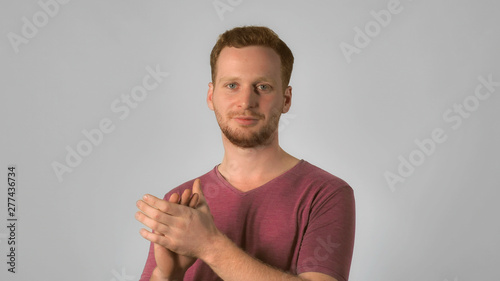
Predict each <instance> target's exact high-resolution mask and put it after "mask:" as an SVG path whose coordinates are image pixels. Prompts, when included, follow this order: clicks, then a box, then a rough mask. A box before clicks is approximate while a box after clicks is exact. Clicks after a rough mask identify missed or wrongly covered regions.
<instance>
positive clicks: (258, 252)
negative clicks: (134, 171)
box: [136, 26, 355, 281]
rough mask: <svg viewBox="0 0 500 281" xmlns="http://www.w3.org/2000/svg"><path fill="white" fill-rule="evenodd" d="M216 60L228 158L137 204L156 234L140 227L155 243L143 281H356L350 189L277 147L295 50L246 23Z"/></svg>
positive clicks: (213, 89)
mask: <svg viewBox="0 0 500 281" xmlns="http://www.w3.org/2000/svg"><path fill="white" fill-rule="evenodd" d="M210 64H211V68H212V82H211V83H209V85H208V87H209V88H208V94H207V104H208V107H209V108H210V109H211V110H213V111H214V112H215V116H216V119H217V122H218V123H219V126H220V128H221V131H222V142H223V145H224V157H223V159H222V162H221V163H220V164H219V165H217V166H215V168H214V169H213V170H212V171H210V172H208V173H206V174H205V175H203V176H201V177H200V178H199V179H196V180H191V181H188V182H186V183H184V184H182V185H180V186H179V187H177V188H175V189H173V190H172V191H170V192H169V193H167V194H166V195H165V197H164V199H163V200H161V199H158V198H156V197H154V196H152V195H145V196H144V197H143V199H142V200H139V201H138V202H137V206H138V208H139V209H140V211H139V212H137V214H136V218H137V220H139V221H140V222H141V223H143V224H144V225H145V226H147V227H149V228H151V229H152V232H150V231H147V230H145V229H141V235H142V236H143V237H144V238H145V239H147V240H149V241H151V242H152V243H151V248H150V252H149V256H148V260H147V262H146V266H145V269H144V272H143V274H142V277H141V281H142V280H252V281H256V280H290V281H292V280H311V281H313V280H314V281H319V280H325V281H330V280H338V281H346V280H348V276H349V269H350V264H351V257H352V250H353V243H354V224H355V223H354V196H353V191H352V189H351V188H350V187H349V185H348V184H347V183H345V182H344V181H342V180H341V179H339V178H337V177H335V176H333V175H331V174H329V173H327V172H325V171H323V170H321V169H319V168H317V167H316V166H313V165H311V164H309V163H308V162H306V161H304V160H299V159H297V158H295V157H293V156H292V155H290V154H288V153H286V152H285V151H284V150H283V149H282V148H281V147H280V146H279V142H278V130H277V128H278V122H279V118H280V115H281V114H282V113H286V112H288V110H289V109H290V105H291V99H292V88H291V87H290V86H288V83H289V80H290V76H291V72H292V66H293V55H292V52H291V51H290V49H289V48H288V47H287V45H286V44H285V43H284V42H283V41H282V40H281V39H279V37H278V36H277V35H276V34H275V33H274V32H273V31H272V30H270V29H268V28H266V27H256V26H249V27H238V28H234V29H232V30H228V31H226V32H225V33H223V34H222V35H220V36H219V40H218V41H217V43H216V44H215V46H214V48H213V50H212V53H211V57H210ZM191 188H192V189H191ZM205 194H206V195H205Z"/></svg>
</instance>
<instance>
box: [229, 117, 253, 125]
mask: <svg viewBox="0 0 500 281" xmlns="http://www.w3.org/2000/svg"><path fill="white" fill-rule="evenodd" d="M233 119H234V121H236V122H237V123H239V124H241V125H245V126H250V125H255V124H257V122H258V121H259V119H257V118H255V117H251V116H235V117H233Z"/></svg>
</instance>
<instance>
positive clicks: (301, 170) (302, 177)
mask: <svg viewBox="0 0 500 281" xmlns="http://www.w3.org/2000/svg"><path fill="white" fill-rule="evenodd" d="M296 168H297V169H294V171H293V173H294V175H295V177H296V180H298V181H300V182H302V183H303V184H305V185H306V186H307V187H308V189H316V190H318V191H319V190H323V191H327V192H337V191H340V190H344V191H350V192H352V188H351V186H350V185H349V184H348V183H347V182H346V181H344V180H343V179H341V178H339V177H337V176H335V175H333V174H331V173H330V172H327V171H325V170H323V169H321V168H319V167H317V166H315V165H313V164H311V163H309V162H307V161H305V160H302V161H301V162H300V163H299V164H298V166H297V167H296Z"/></svg>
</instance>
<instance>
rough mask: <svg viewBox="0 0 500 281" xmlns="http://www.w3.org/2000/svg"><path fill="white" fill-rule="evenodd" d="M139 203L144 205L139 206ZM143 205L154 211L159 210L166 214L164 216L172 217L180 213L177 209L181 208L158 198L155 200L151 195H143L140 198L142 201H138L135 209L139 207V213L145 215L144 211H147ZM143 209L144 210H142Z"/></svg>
mask: <svg viewBox="0 0 500 281" xmlns="http://www.w3.org/2000/svg"><path fill="white" fill-rule="evenodd" d="M140 202H144V203H145V204H140ZM145 205H147V206H150V207H152V208H154V209H157V210H160V211H162V212H163V213H166V214H169V215H172V216H177V215H179V213H180V212H181V210H180V209H179V207H181V206H179V205H178V204H175V203H171V202H168V201H165V200H162V199H159V198H157V197H155V196H153V195H150V194H146V195H144V196H143V197H142V200H139V201H138V203H137V207H139V209H140V210H141V211H143V212H144V213H146V212H145V210H149V209H148V208H146V206H145ZM143 208H144V209H145V210H143Z"/></svg>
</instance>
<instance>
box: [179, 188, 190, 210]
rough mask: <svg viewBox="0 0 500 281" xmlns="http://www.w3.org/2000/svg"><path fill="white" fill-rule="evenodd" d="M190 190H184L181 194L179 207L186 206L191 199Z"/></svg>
mask: <svg viewBox="0 0 500 281" xmlns="http://www.w3.org/2000/svg"><path fill="white" fill-rule="evenodd" d="M191 193H192V192H191V189H185V190H184V192H183V193H182V197H181V205H184V206H186V205H188V203H189V198H190V197H191Z"/></svg>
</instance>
